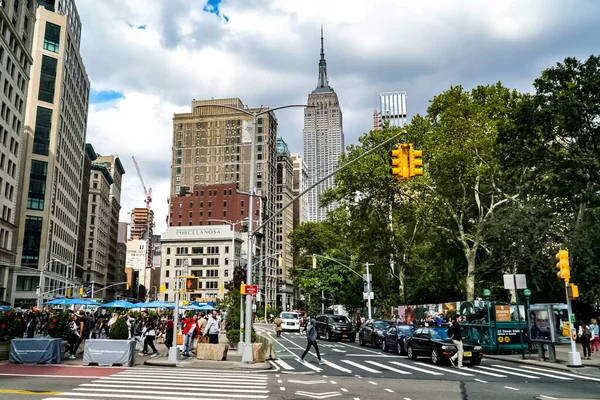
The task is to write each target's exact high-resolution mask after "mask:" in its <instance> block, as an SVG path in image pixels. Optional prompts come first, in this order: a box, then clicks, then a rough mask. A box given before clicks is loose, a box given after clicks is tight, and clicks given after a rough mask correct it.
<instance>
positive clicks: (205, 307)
mask: <svg viewBox="0 0 600 400" xmlns="http://www.w3.org/2000/svg"><path fill="white" fill-rule="evenodd" d="M216 309H217V308H216V307H213V306H209V305H205V306H200V307H199V308H198V311H210V310H216Z"/></svg>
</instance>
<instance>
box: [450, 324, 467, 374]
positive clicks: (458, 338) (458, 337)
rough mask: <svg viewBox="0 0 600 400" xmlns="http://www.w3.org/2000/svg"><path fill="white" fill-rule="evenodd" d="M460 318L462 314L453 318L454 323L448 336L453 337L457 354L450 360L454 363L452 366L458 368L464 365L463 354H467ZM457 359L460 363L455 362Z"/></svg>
mask: <svg viewBox="0 0 600 400" xmlns="http://www.w3.org/2000/svg"><path fill="white" fill-rule="evenodd" d="M460 320H461V316H460V314H457V315H456V316H455V317H454V318H453V321H452V325H451V326H450V328H449V329H448V331H449V332H448V333H449V335H448V336H449V337H450V339H452V343H454V345H455V346H456V354H454V355H453V356H452V357H450V362H451V363H452V366H454V367H457V368H462V367H463V356H464V354H465V351H464V349H463V342H462V332H461V330H460ZM456 359H458V365H456V364H455V361H456Z"/></svg>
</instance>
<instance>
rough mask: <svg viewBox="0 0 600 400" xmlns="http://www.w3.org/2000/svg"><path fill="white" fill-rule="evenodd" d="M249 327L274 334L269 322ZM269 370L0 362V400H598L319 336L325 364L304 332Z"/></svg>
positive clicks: (593, 381)
mask: <svg viewBox="0 0 600 400" xmlns="http://www.w3.org/2000/svg"><path fill="white" fill-rule="evenodd" d="M256 329H257V330H259V331H262V332H265V333H266V334H267V335H269V334H271V336H273V337H274V336H275V333H274V332H273V330H272V327H271V326H269V325H256ZM274 341H275V344H276V351H277V352H278V355H279V359H278V360H275V361H272V365H273V369H271V370H269V371H252V372H246V371H231V370H208V369H191V368H168V367H154V368H153V367H144V366H136V367H133V368H97V367H82V366H72V367H68V366H20V365H0V399H2V400H21V399H40V400H42V399H44V400H46V399H47V400H77V399H87V400H107V399H119V400H121V399H131V400H135V399H137V400H139V399H147V400H163V399H164V400H180V399H186V400H196V399H198V400H235V399H238V400H268V399H289V400H292V399H294V400H299V399H330V398H334V399H343V400H380V399H381V400H383V399H386V400H387V399H389V400H396V399H401V400H433V399H436V400H437V399H451V400H454V399H456V400H467V399H494V400H496V399H497V400H512V399H539V400H553V399H561V400H567V399H568V400H574V399H599V398H600V377H595V376H587V375H581V374H574V373H570V372H566V371H557V370H552V369H549V368H538V367H530V366H525V365H519V364H514V363H504V362H498V361H494V360H484V361H483V363H482V365H481V366H478V367H468V368H465V369H461V370H456V369H453V368H451V367H449V366H434V365H432V364H431V362H430V361H429V360H425V359H424V360H417V361H411V360H408V359H406V357H401V356H398V355H396V354H393V353H387V354H384V353H382V351H381V349H373V348H370V347H361V346H359V345H358V344H356V343H348V342H341V343H339V342H325V341H320V342H319V345H320V347H321V349H322V353H323V358H324V359H325V360H326V364H325V365H321V366H320V365H318V363H316V358H314V357H313V356H309V357H307V361H309V363H308V364H306V365H302V364H300V363H299V362H298V361H296V359H297V357H299V355H300V354H301V353H302V351H303V349H304V346H305V343H306V339H305V337H304V335H296V334H294V333H284V334H283V337H282V338H275V337H274Z"/></svg>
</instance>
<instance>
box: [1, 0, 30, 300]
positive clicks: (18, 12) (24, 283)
mask: <svg viewBox="0 0 600 400" xmlns="http://www.w3.org/2000/svg"><path fill="white" fill-rule="evenodd" d="M1 4H2V6H0V34H1V35H2V39H3V44H2V45H1V47H0V82H2V83H3V87H4V90H3V92H2V93H0V101H1V103H2V112H1V113H0V117H1V118H0V212H1V214H0V301H6V300H9V299H8V298H7V294H8V293H7V292H8V291H7V289H9V288H10V282H9V280H10V279H11V276H10V271H11V269H12V266H13V265H15V263H16V264H19V261H20V260H17V259H16V257H15V256H16V248H15V243H16V240H15V239H16V235H17V227H18V224H19V216H18V210H17V205H18V203H19V198H20V195H19V193H20V192H21V191H22V189H21V187H20V186H19V180H20V177H21V175H22V173H21V168H20V165H21V160H22V158H23V153H22V152H23V140H22V137H23V135H22V134H21V133H22V132H23V131H22V127H23V126H24V125H25V124H24V120H25V104H27V89H28V85H29V66H30V65H31V63H32V58H31V45H32V42H33V40H32V37H33V29H34V24H35V7H37V4H36V3H35V2H32V1H19V0H5V1H3V2H2V3H1ZM19 285H20V286H19V289H20V291H31V290H34V291H35V289H36V287H37V282H34V281H33V280H23V279H21V280H20V281H19Z"/></svg>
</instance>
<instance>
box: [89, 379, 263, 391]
mask: <svg viewBox="0 0 600 400" xmlns="http://www.w3.org/2000/svg"><path fill="white" fill-rule="evenodd" d="M203 382H204V381H203ZM153 383H154V382H143V385H144V386H153ZM206 383H208V384H209V385H210V387H213V388H224V389H229V388H247V389H266V388H267V383H266V382H265V384H264V385H261V386H256V385H247V384H245V383H244V384H242V385H235V384H233V383H231V382H227V383H220V384H219V383H215V382H206ZM98 384H100V385H102V384H109V385H114V386H115V387H116V386H119V385H128V386H127V387H132V386H135V385H139V384H140V382H137V381H126V380H119V381H114V380H103V379H100V380H97V381H92V383H84V384H82V385H81V386H95V385H98ZM156 384H157V385H160V386H169V387H175V388H177V387H180V386H181V383H180V382H162V381H161V382H157V383H156Z"/></svg>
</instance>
